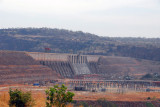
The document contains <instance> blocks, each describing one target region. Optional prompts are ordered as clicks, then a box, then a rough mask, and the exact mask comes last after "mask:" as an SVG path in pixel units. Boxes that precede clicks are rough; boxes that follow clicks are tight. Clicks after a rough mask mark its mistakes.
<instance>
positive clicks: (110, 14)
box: [0, 0, 160, 38]
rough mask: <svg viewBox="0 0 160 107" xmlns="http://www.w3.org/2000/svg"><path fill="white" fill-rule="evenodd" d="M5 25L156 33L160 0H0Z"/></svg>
mask: <svg viewBox="0 0 160 107" xmlns="http://www.w3.org/2000/svg"><path fill="white" fill-rule="evenodd" d="M8 27H9V28H11V27H14V28H15V27H49V28H59V29H68V30H73V31H83V32H89V33H93V34H96V35H99V36H109V37H149V38H151V37H160V0H0V28H8Z"/></svg>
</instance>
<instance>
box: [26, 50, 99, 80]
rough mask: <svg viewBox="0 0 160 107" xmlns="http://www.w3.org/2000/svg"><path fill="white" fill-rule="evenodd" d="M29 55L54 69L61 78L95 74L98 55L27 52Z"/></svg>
mask: <svg viewBox="0 0 160 107" xmlns="http://www.w3.org/2000/svg"><path fill="white" fill-rule="evenodd" d="M28 55H29V56H31V57H33V59H35V60H37V61H39V62H40V64H42V65H44V66H48V67H50V68H51V69H52V70H54V71H56V72H57V73H58V74H60V76H61V77H62V78H74V77H75V76H77V75H88V74H95V73H97V72H98V66H97V62H98V59H99V56H96V57H95V56H94V57H92V56H87V55H81V54H56V53H37V52H29V53H28Z"/></svg>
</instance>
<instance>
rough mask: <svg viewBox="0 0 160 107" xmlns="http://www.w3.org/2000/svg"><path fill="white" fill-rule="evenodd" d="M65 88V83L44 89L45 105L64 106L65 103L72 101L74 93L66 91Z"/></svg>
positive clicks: (48, 106) (50, 106) (49, 106)
mask: <svg viewBox="0 0 160 107" xmlns="http://www.w3.org/2000/svg"><path fill="white" fill-rule="evenodd" d="M66 90H67V87H65V85H62V86H61V87H59V86H58V85H55V86H54V87H53V88H50V89H49V90H46V95H47V102H46V106H47V107H52V106H56V107H66V105H67V103H70V102H72V99H73V96H74V93H72V92H69V91H68V92H66Z"/></svg>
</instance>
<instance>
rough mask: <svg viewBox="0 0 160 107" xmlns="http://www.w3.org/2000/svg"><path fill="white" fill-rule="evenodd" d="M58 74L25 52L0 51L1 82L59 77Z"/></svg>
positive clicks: (31, 80) (22, 81)
mask: <svg viewBox="0 0 160 107" xmlns="http://www.w3.org/2000/svg"><path fill="white" fill-rule="evenodd" d="M58 77H59V76H58V74H57V73H56V72H55V71H53V70H51V69H50V68H48V67H46V66H43V65H40V64H39V62H37V61H35V60H34V59H33V58H32V57H30V56H28V55H27V54H26V53H24V52H13V51H0V84H6V83H7V84H10V83H24V82H28V83H29V82H37V81H42V80H43V81H44V80H53V79H57V78H58Z"/></svg>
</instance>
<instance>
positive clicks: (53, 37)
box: [0, 28, 160, 61]
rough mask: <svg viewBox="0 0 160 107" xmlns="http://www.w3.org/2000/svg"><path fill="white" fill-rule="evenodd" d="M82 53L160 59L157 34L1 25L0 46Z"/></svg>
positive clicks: (18, 49)
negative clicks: (120, 35) (126, 34)
mask: <svg viewBox="0 0 160 107" xmlns="http://www.w3.org/2000/svg"><path fill="white" fill-rule="evenodd" d="M44 48H51V51H50V52H54V53H79V52H81V53H83V54H92V55H106V56H111V55H115V56H125V57H133V58H140V59H148V60H155V61H160V38H118V37H117V38H116V37H115V38H113V37H112V38H111V37H99V36H97V35H94V34H90V33H84V32H81V31H76V32H74V31H69V30H64V29H50V28H10V29H0V50H14V51H29V52H44Z"/></svg>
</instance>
